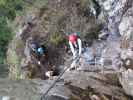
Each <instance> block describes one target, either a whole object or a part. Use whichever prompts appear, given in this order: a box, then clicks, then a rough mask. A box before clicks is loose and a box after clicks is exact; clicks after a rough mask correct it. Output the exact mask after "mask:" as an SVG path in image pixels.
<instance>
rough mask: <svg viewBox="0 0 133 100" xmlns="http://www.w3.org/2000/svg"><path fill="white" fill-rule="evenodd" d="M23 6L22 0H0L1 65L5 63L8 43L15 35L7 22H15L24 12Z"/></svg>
mask: <svg viewBox="0 0 133 100" xmlns="http://www.w3.org/2000/svg"><path fill="white" fill-rule="evenodd" d="M22 4H23V2H22V0H0V63H3V61H4V58H5V56H6V50H7V46H8V43H9V41H10V40H11V39H12V35H13V34H12V31H11V28H9V27H8V23H7V22H8V20H10V21H13V20H14V18H15V17H16V15H17V14H18V13H19V12H20V11H22V10H23V7H22Z"/></svg>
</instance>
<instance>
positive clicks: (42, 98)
mask: <svg viewBox="0 0 133 100" xmlns="http://www.w3.org/2000/svg"><path fill="white" fill-rule="evenodd" d="M77 59H78V58H75V59H74V60H73V61H75V60H77ZM70 67H71V66H69V67H67V68H66V69H65V70H64V71H63V72H62V73H61V74H60V75H59V76H58V78H57V79H56V80H55V81H54V82H53V84H52V85H51V86H50V87H49V88H48V90H47V91H46V92H45V93H44V94H43V96H42V97H41V100H45V99H46V95H47V94H48V93H49V91H50V90H51V89H52V88H53V87H54V86H55V85H56V83H57V82H58V81H59V80H60V78H61V77H62V76H63V74H64V73H65V72H66V71H67V70H68V69H69V68H70Z"/></svg>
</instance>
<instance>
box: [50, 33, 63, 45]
mask: <svg viewBox="0 0 133 100" xmlns="http://www.w3.org/2000/svg"><path fill="white" fill-rule="evenodd" d="M64 40H65V39H64V37H63V35H62V34H60V33H54V34H52V35H51V37H50V42H51V43H53V44H54V45H55V46H58V45H59V44H60V43H63V42H64Z"/></svg>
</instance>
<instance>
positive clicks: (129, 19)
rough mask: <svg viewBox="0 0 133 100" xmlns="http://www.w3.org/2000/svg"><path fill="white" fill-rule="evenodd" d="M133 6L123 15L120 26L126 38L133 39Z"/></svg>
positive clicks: (121, 32)
mask: <svg viewBox="0 0 133 100" xmlns="http://www.w3.org/2000/svg"><path fill="white" fill-rule="evenodd" d="M132 25H133V6H132V7H131V8H129V9H128V10H127V11H126V13H125V14H124V15H123V17H122V21H121V23H120V26H119V30H120V34H121V35H123V36H124V37H125V38H126V39H131V40H133V27H132Z"/></svg>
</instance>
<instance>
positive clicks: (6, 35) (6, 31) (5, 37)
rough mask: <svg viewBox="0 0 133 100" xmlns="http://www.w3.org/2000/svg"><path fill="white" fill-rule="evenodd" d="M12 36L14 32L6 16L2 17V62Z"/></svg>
mask: <svg viewBox="0 0 133 100" xmlns="http://www.w3.org/2000/svg"><path fill="white" fill-rule="evenodd" d="M11 37H12V32H11V29H10V28H9V27H8V26H7V23H6V20H5V18H4V17H0V63H2V62H3V59H4V58H5V53H6V49H7V46H8V42H9V41H10V40H11Z"/></svg>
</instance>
